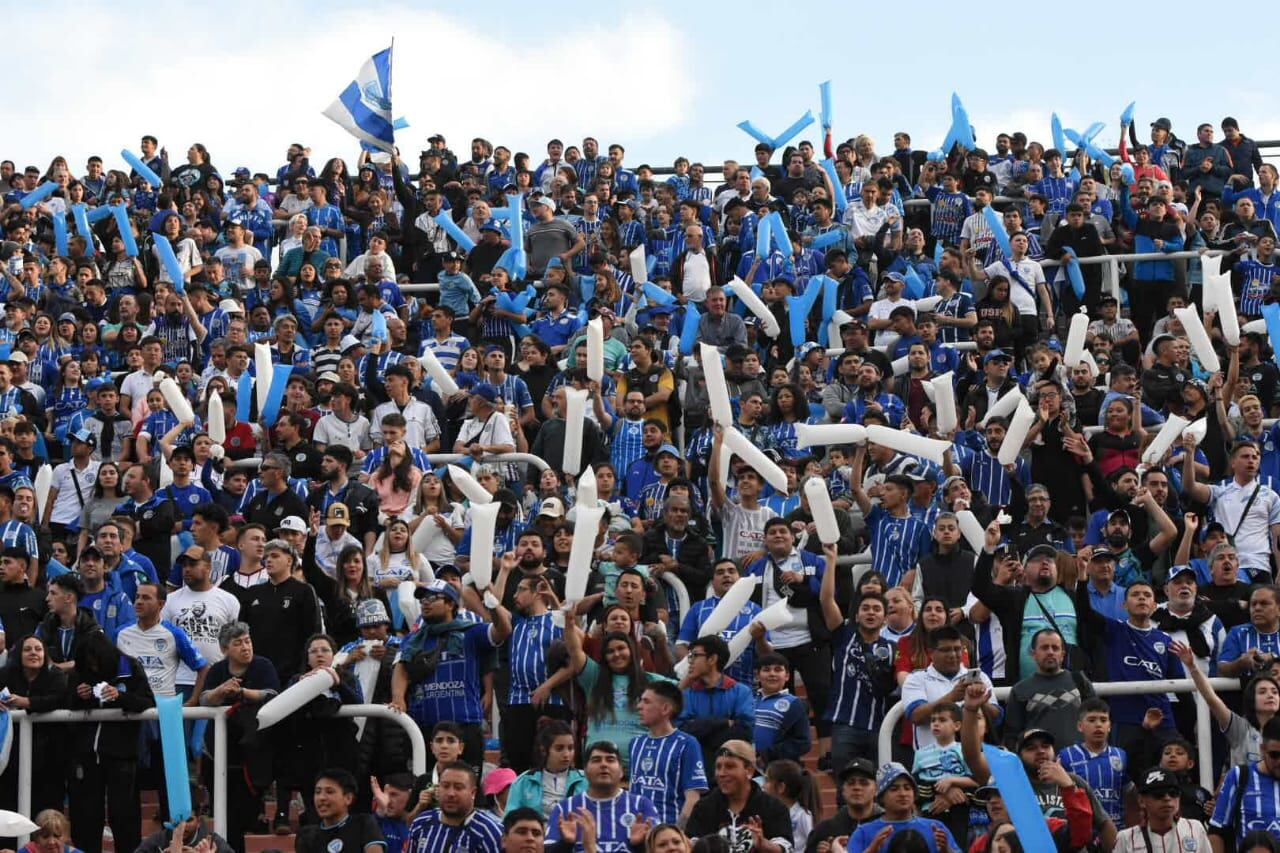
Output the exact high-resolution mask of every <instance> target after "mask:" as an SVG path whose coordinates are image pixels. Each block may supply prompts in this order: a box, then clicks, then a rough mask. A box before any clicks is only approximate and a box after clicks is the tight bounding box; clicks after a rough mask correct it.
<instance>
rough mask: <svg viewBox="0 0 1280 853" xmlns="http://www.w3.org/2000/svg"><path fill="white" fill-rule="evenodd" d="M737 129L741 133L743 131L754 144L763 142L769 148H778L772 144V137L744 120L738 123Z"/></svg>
mask: <svg viewBox="0 0 1280 853" xmlns="http://www.w3.org/2000/svg"><path fill="white" fill-rule="evenodd" d="M738 129H739V130H741V131H744V132H745V133H746V134H747V135H748V136H750V137H751V138H752V139H754V140H755V141H756V142H763V143H764V144H765V145H768V146H769V147H770V148H777V147H778V146H777V145H774V144H773V137H772V136H769V135H768V134H767V133H765V132H764V131H763V130H761V129H760V128H758V127H756V126H755V125H754V124H752V123H751V122H749V121H746V120H745V119H744V120H743V121H740V122H738Z"/></svg>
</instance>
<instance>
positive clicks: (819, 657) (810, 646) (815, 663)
mask: <svg viewBox="0 0 1280 853" xmlns="http://www.w3.org/2000/svg"><path fill="white" fill-rule="evenodd" d="M778 652H779V654H781V655H782V656H783V657H784V658H786V659H787V663H789V664H791V677H790V679H788V681H787V689H788V690H791V691H794V690H795V686H796V674H797V673H798V674H799V675H800V679H801V680H802V681H803V682H804V691H805V696H806V701H807V702H808V704H809V714H810V719H811V720H812V721H813V724H814V726H816V727H817V729H818V737H826V736H828V735H830V734H831V723H830V722H828V721H827V720H824V719H823V718H822V716H823V713H824V712H825V711H826V710H827V696H828V695H830V693H831V644H830V643H806V644H805V645H803V646H793V647H792V648H789V649H778Z"/></svg>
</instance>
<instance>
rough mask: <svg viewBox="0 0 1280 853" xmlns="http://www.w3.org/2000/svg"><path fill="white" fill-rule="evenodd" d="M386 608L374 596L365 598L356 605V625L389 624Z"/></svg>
mask: <svg viewBox="0 0 1280 853" xmlns="http://www.w3.org/2000/svg"><path fill="white" fill-rule="evenodd" d="M390 624H391V619H390V618H389V617H388V616H387V608H386V607H384V606H383V605H382V602H381V601H379V600H378V599H376V598H365V599H362V600H361V601H360V603H359V604H357V605H356V627H357V628H368V627H371V626H373V625H390Z"/></svg>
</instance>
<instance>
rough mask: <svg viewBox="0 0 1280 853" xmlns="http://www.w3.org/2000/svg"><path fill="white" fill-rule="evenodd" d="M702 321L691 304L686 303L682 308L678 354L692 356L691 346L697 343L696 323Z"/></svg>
mask: <svg viewBox="0 0 1280 853" xmlns="http://www.w3.org/2000/svg"><path fill="white" fill-rule="evenodd" d="M701 321H702V315H701V314H699V313H698V309H697V308H694V307H693V303H692V302H690V303H687V304H686V305H685V306H684V325H683V326H682V327H681V328H680V354H681V355H693V345H694V344H696V343H697V342H698V323H700V322H701Z"/></svg>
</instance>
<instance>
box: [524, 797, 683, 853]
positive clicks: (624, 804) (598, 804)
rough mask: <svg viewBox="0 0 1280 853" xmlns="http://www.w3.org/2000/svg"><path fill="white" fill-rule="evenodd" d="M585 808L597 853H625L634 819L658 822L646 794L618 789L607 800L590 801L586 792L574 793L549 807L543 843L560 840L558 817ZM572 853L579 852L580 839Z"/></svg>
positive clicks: (628, 846) (550, 845)
mask: <svg viewBox="0 0 1280 853" xmlns="http://www.w3.org/2000/svg"><path fill="white" fill-rule="evenodd" d="M579 809H586V810H587V811H589V812H591V816H592V817H593V818H595V822H596V849H597V850H598V851H599V853H628V851H629V850H630V845H631V827H632V825H633V824H634V823H635V822H636V819H637V818H642V819H643V820H644V821H645V822H647V823H649V824H650V825H656V824H657V823H659V817H658V810H657V808H655V807H654V805H653V803H652V802H651V801H650V800H649V798H648V797H644V796H641V795H639V794H637V793H635V792H634V791H626V790H623V791H619V792H618V794H617V796H615V797H613V799H610V800H594V799H592V798H591V797H589V796H587V795H586V794H575V795H574V796H572V797H570V798H569V799H567V800H561V801H560V802H558V803H556V804H555V806H554V807H552V809H551V814H550V815H548V818H547V838H546V841H547V846H548V847H552V846H554V845H555V844H556V842H558V841H560V840H561V838H560V818H561V817H563V816H564V815H572V814H575V813H576V812H577V811H578V810H579ZM573 849H574V853H582V850H583V847H582V839H581V836H579V839H578V841H577V842H576V843H575V844H574V846H573Z"/></svg>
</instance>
